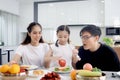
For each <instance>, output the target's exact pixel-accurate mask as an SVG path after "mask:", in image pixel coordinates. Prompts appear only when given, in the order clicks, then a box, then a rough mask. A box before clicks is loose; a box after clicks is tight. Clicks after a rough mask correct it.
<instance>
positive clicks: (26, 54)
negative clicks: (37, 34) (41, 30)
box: [16, 43, 49, 68]
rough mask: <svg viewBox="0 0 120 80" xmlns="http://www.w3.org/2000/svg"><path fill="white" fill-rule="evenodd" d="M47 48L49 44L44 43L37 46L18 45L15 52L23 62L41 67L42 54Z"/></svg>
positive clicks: (42, 64) (43, 54)
mask: <svg viewBox="0 0 120 80" xmlns="http://www.w3.org/2000/svg"><path fill="white" fill-rule="evenodd" d="M48 50H49V45H48V44H46V43H40V44H39V46H32V45H31V44H28V45H20V46H19V47H18V48H17V49H16V54H19V55H20V56H21V57H22V61H23V64H25V65H36V66H38V67H41V68H43V66H44V63H43V62H44V56H45V54H46V53H47V52H48Z"/></svg>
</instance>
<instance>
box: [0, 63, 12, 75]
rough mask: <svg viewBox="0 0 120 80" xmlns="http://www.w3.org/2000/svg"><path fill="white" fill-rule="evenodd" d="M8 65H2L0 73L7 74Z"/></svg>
mask: <svg viewBox="0 0 120 80" xmlns="http://www.w3.org/2000/svg"><path fill="white" fill-rule="evenodd" d="M9 68H10V67H9V65H8V64H4V65H2V66H1V67H0V72H2V73H5V72H7V71H8V70H9Z"/></svg>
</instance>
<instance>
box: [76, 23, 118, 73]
mask: <svg viewBox="0 0 120 80" xmlns="http://www.w3.org/2000/svg"><path fill="white" fill-rule="evenodd" d="M100 36H101V30H100V28H99V27H97V26H95V25H87V26H86V27H84V28H83V29H82V30H81V31H80V37H81V39H82V43H83V46H81V47H80V48H79V52H78V55H79V56H80V58H81V60H79V61H77V62H76V69H82V68H83V65H84V64H85V63H90V64H91V65H92V66H93V67H97V68H99V69H101V70H102V71H120V62H119V59H118V56H117V54H116V52H115V51H114V50H113V49H112V48H111V47H109V46H107V45H105V44H102V43H100V42H98V41H99V38H100Z"/></svg>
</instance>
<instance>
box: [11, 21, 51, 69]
mask: <svg viewBox="0 0 120 80" xmlns="http://www.w3.org/2000/svg"><path fill="white" fill-rule="evenodd" d="M27 31H28V32H27V36H26V38H25V40H24V41H23V42H22V43H21V45H20V46H19V47H18V48H17V50H16V54H15V56H14V58H13V60H12V61H11V62H10V63H11V64H13V63H19V62H20V60H22V63H23V64H25V65H36V66H38V67H44V65H45V64H44V55H45V54H46V53H47V52H49V46H48V44H46V43H44V41H43V38H42V26H41V25H40V24H39V23H36V22H32V23H30V24H29V26H28V28H27Z"/></svg>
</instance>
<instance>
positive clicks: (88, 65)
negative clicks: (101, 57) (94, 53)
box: [83, 63, 93, 71]
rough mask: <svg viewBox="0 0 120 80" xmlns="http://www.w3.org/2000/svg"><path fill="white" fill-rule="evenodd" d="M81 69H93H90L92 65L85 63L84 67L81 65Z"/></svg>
mask: <svg viewBox="0 0 120 80" xmlns="http://www.w3.org/2000/svg"><path fill="white" fill-rule="evenodd" d="M83 69H84V70H90V71H91V70H92V69H93V67H92V65H91V64H90V63H85V64H84V65H83Z"/></svg>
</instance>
